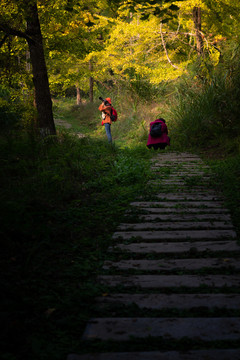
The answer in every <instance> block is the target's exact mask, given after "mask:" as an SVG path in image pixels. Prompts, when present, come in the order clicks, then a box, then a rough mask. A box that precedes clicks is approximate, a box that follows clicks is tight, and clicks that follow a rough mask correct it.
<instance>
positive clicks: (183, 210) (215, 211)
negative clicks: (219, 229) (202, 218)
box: [138, 207, 229, 214]
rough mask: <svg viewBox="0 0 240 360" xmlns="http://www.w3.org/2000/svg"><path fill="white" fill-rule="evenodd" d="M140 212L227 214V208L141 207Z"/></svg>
mask: <svg viewBox="0 0 240 360" xmlns="http://www.w3.org/2000/svg"><path fill="white" fill-rule="evenodd" d="M138 210H142V211H147V212H149V213H155V214H161V213H162V214H166V213H171V214H226V213H229V210H228V209H226V208H179V209H178V208H159V207H150V208H149V207H142V208H141V207H139V208H138Z"/></svg>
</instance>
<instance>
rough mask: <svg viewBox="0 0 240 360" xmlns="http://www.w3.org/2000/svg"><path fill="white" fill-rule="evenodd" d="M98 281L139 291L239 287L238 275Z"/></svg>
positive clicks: (112, 277) (111, 277)
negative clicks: (138, 289) (139, 289)
mask: <svg viewBox="0 0 240 360" xmlns="http://www.w3.org/2000/svg"><path fill="white" fill-rule="evenodd" d="M98 280H99V281H100V283H101V284H104V285H107V286H114V287H115V286H119V285H121V286H123V287H125V288H129V287H134V288H135V287H137V288H141V289H153V288H155V289H159V288H179V287H182V286H184V287H189V288H198V287H201V286H208V287H210V288H212V289H215V288H222V287H225V288H231V287H239V286H240V276H239V275H129V276H127V275H126V276H123V275H99V276H98Z"/></svg>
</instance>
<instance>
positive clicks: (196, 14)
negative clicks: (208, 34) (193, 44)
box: [193, 6, 203, 56]
mask: <svg viewBox="0 0 240 360" xmlns="http://www.w3.org/2000/svg"><path fill="white" fill-rule="evenodd" d="M193 21H194V24H195V29H196V41H197V52H198V56H201V55H202V54H203V39H202V35H201V27H202V20H201V8H200V7H196V6H195V7H194V8H193Z"/></svg>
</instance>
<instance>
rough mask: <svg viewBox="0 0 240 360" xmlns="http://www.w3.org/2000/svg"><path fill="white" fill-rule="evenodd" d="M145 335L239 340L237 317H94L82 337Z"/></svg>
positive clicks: (126, 337) (164, 337) (239, 323)
mask: <svg viewBox="0 0 240 360" xmlns="http://www.w3.org/2000/svg"><path fill="white" fill-rule="evenodd" d="M148 336H153V337H162V338H163V339H166V340H171V339H182V338H185V337H188V338H190V339H193V340H194V339H197V340H203V341H220V340H240V318H103V319H101V318H94V319H91V320H90V322H89V324H88V326H87V328H86V330H85V332H84V335H83V339H85V340H91V339H92V340H93V339H101V340H110V339H113V340H117V341H126V340H130V339H131V337H136V338H146V337H148Z"/></svg>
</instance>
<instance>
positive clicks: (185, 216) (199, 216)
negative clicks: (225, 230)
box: [139, 214, 231, 222]
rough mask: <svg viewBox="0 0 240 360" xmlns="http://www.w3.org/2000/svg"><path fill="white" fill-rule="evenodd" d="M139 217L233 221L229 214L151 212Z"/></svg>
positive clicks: (153, 219)
mask: <svg viewBox="0 0 240 360" xmlns="http://www.w3.org/2000/svg"><path fill="white" fill-rule="evenodd" d="M139 218H140V219H142V220H143V221H156V220H160V221H172V222H174V221H182V222H184V221H204V220H212V221H226V222H228V221H231V216H230V215H227V214H195V215H194V214H182V215H181V214H179V215H176V214H168V215H165V214H151V215H139Z"/></svg>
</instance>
